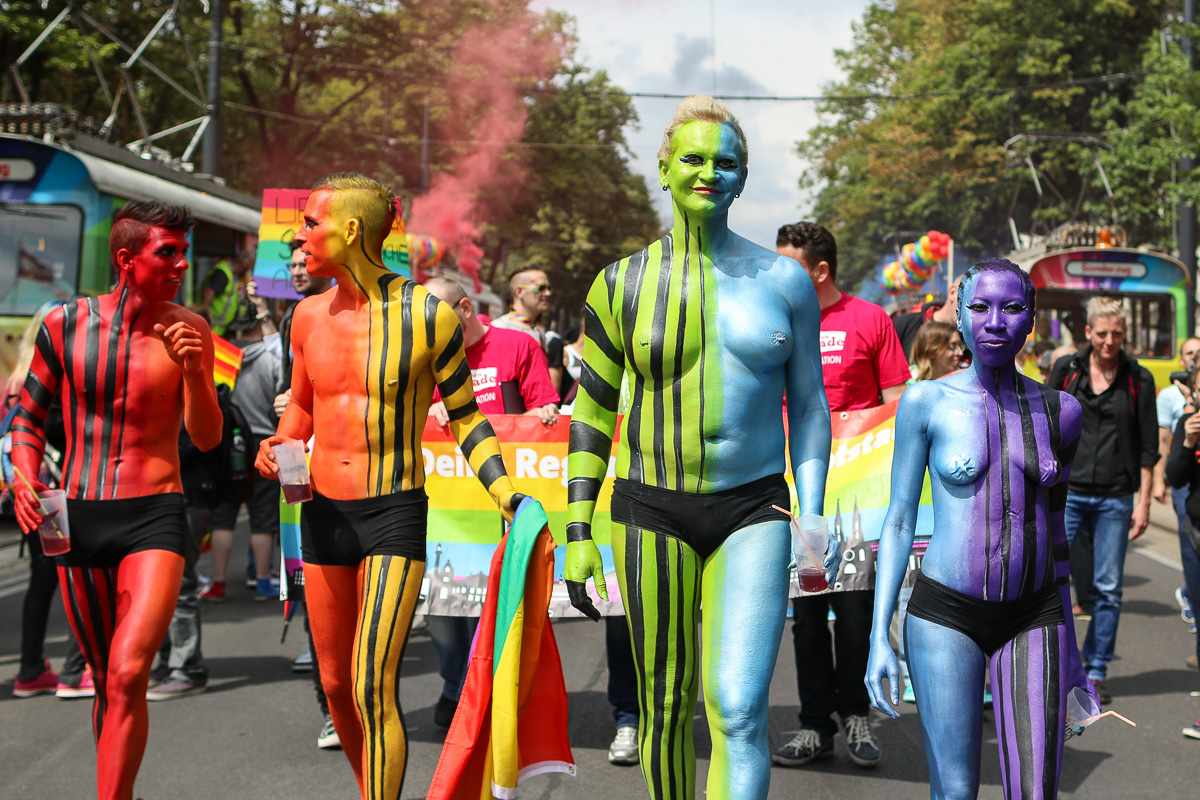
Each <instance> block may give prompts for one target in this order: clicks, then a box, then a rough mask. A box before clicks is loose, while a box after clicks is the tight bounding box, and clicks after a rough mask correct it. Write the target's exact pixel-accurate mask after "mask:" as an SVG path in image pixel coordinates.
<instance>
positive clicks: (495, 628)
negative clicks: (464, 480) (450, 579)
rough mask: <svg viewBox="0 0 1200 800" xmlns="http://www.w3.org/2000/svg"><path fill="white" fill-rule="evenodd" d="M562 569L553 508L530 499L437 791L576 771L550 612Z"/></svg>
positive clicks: (502, 570) (496, 790)
mask: <svg viewBox="0 0 1200 800" xmlns="http://www.w3.org/2000/svg"><path fill="white" fill-rule="evenodd" d="M553 574H554V540H553V539H552V538H551V537H550V529H549V527H548V526H547V525H546V512H545V511H544V510H543V509H542V506H541V504H540V503H538V502H537V501H536V500H534V499H533V498H527V499H526V500H524V501H523V502H522V503H521V507H520V508H519V509H518V510H517V515H516V518H515V519H514V520H513V524H512V527H511V528H510V529H509V532H508V533H507V534H506V535H505V536H504V538H503V539H501V541H500V545H499V546H498V547H497V548H496V553H495V555H494V556H493V557H492V565H491V570H490V572H489V574H488V590H487V599H486V600H485V602H484V606H483V616H482V617H481V619H480V623H479V629H478V631H477V633H476V635H475V642H474V646H473V647H472V649H471V661H470V664H469V666H468V668H467V680H466V683H465V684H464V685H463V690H462V696H461V697H460V698H459V702H458V711H457V712H456V713H455V715H454V721H453V722H452V723H451V724H450V732H449V733H448V734H447V735H446V743H445V745H443V747H442V755H441V757H440V758H439V759H438V765H437V770H436V771H435V772H434V773H433V782H432V783H431V784H430V786H429V792H428V793H427V794H426V797H427V798H433V799H434V800H468V798H470V800H479V798H489V797H497V798H510V797H516V796H517V785H518V784H519V783H520V782H521V781H523V780H525V779H526V778H530V777H532V776H534V775H540V774H542V773H543V772H565V773H567V774H568V775H574V774H575V759H574V757H573V756H572V755H571V745H570V743H569V742H568V741H567V687H566V684H565V683H564V681H563V674H562V662H561V661H560V660H559V656H558V645H557V643H556V642H555V641H554V631H553V629H552V628H551V627H550V625H549V615H548V614H547V609H548V608H549V605H550V591H551V583H552V579H553Z"/></svg>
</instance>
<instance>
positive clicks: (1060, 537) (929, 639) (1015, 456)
mask: <svg viewBox="0 0 1200 800" xmlns="http://www.w3.org/2000/svg"><path fill="white" fill-rule="evenodd" d="M1033 322H1034V287H1033V283H1032V281H1030V279H1029V276H1028V275H1027V274H1026V273H1025V272H1024V271H1023V270H1021V269H1020V267H1018V266H1016V265H1015V264H1013V263H1012V262H1011V261H1007V260H1004V259H989V260H987V261H982V262H980V263H978V264H976V265H975V266H973V267H972V268H971V269H970V271H969V272H967V274H966V276H965V277H964V279H963V283H962V287H961V289H960V291H959V295H958V327H959V330H960V331H961V333H962V336H963V339H964V341H965V342H966V344H967V346H968V347H969V348H970V350H971V351H972V352H973V353H974V354H975V357H974V361H973V363H972V364H971V366H970V367H969V368H968V369H966V370H964V371H962V372H958V373H955V374H952V375H949V376H947V377H945V378H942V379H941V380H937V381H925V382H922V383H918V384H916V385H914V386H912V387H910V388H909V390H908V391H907V392H905V393H904V397H903V398H901V400H900V408H899V411H898V412H897V415H896V449H895V459H894V461H893V463H892V496H891V504H890V506H889V508H888V513H887V517H886V519H885V520H884V525H883V533H882V536H881V539H880V545H879V561H878V571H877V577H876V595H875V619H874V625H873V626H872V630H871V657H870V662H869V664H868V667H867V678H866V681H867V687H868V690H869V691H870V694H871V703H872V705H874V706H875V707H876V708H877V709H879V710H880V711H882V712H883V713H885V714H887V715H888V716H891V717H896V716H897V714H896V711H895V710H894V709H893V708H892V706H891V705H889V704H888V699H889V695H887V694H885V693H884V690H883V679H884V678H887V680H888V683H889V685H890V700H891V703H892V704H895V703H897V702H898V701H899V696H898V695H899V686H900V682H899V673H898V668H897V663H896V657H895V655H894V654H893V652H892V648H891V645H890V644H889V642H888V627H889V625H890V623H891V619H892V614H893V612H894V611H895V609H896V596H897V593H898V592H899V589H900V584H901V581H902V580H903V578H904V571H905V568H906V566H907V564H908V554H909V549H910V547H911V546H912V540H913V530H914V525H915V523H916V517H917V503H918V500H919V498H920V494H921V484H922V481H923V479H924V475H925V470H926V467H928V469H929V474H930V483H931V485H932V487H933V514H934V523H933V528H934V533H933V537H932V538H931V540H930V543H929V549H928V550H927V551H926V554H925V559H924V561H923V563H922V566H921V575H920V577H919V578H918V580H917V584H916V586H915V587H914V588H913V594H912V599H911V600H910V601H909V606H908V622H907V625H906V627H905V631H904V636H905V643H906V646H907V650H908V662H909V669H910V671H911V673H912V679H913V687H914V690H915V691H916V696H917V709H918V711H919V713H920V717H921V731H922V734H923V737H924V740H925V753H926V758H927V759H928V762H929V778H930V783H931V787H930V796H931V797H934V798H973V797H975V796H976V795H977V794H978V792H979V759H980V748H981V744H982V716H983V699H982V691H981V690H982V686H983V681H984V668H985V667H986V668H987V669H988V671H989V672H990V674H991V685H992V695H993V697H994V707H993V708H994V714H995V719H996V737H997V740H998V743H999V749H1000V765H1001V774H1002V779H1003V783H1004V789H1005V795H1004V796H1005V797H1007V798H1018V797H1020V798H1050V797H1055V796H1057V794H1058V776H1059V765H1060V762H1061V758H1062V748H1063V741H1064V731H1065V727H1066V699H1067V695H1068V693H1069V692H1070V690H1071V689H1072V688H1074V687H1081V688H1083V689H1084V690H1085V691H1088V692H1089V693H1091V692H1092V691H1093V690H1092V688H1091V684H1090V682H1089V681H1088V680H1087V676H1086V674H1085V672H1084V670H1083V665H1082V663H1081V661H1080V658H1079V652H1078V649H1077V645H1076V642H1075V633H1074V630H1073V628H1072V627H1071V626H1070V623H1069V621H1070V619H1071V615H1070V597H1069V589H1068V586H1067V583H1068V579H1067V576H1068V572H1069V562H1070V559H1069V556H1068V551H1067V538H1066V532H1065V529H1064V526H1063V510H1064V507H1065V503H1066V492H1067V474H1068V472H1069V471H1070V467H1071V459H1072V458H1073V456H1074V452H1075V448H1076V445H1077V443H1078V440H1079V432H1080V425H1081V422H1080V420H1081V417H1080V413H1081V412H1080V407H1079V403H1078V402H1077V401H1076V400H1075V398H1073V397H1071V396H1070V395H1067V394H1064V393H1062V392H1059V391H1056V390H1054V389H1050V388H1048V387H1046V386H1045V385H1043V384H1040V383H1037V382H1036V381H1034V380H1032V379H1030V378H1026V377H1024V376H1023V375H1021V374H1020V373H1018V372H1017V370H1016V369H1015V367H1014V362H1013V359H1014V357H1015V356H1016V353H1017V352H1018V351H1019V350H1020V349H1021V347H1022V346H1024V344H1025V339H1026V337H1027V336H1028V335H1029V333H1030V331H1031V330H1032V329H1033Z"/></svg>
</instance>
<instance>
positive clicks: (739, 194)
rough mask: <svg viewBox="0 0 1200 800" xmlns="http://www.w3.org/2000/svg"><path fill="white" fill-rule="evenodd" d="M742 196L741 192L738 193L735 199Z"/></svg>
mask: <svg viewBox="0 0 1200 800" xmlns="http://www.w3.org/2000/svg"><path fill="white" fill-rule="evenodd" d="M741 196H742V193H741V192H738V193H737V194H735V195H734V197H741Z"/></svg>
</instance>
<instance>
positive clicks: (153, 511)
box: [12, 202, 221, 800]
mask: <svg viewBox="0 0 1200 800" xmlns="http://www.w3.org/2000/svg"><path fill="white" fill-rule="evenodd" d="M192 224H193V221H192V219H191V216H190V213H189V212H188V211H187V209H184V208H180V207H178V206H170V205H167V204H165V203H153V202H132V203H129V204H128V205H126V206H125V207H124V208H122V209H121V210H120V211H118V212H117V214H116V216H115V217H114V219H113V227H112V233H111V235H110V238H109V252H110V254H111V256H112V261H113V264H114V265H115V267H116V270H117V286H116V288H115V289H114V290H113V291H112V293H110V294H106V295H102V296H100V297H92V298H85V299H82V300H77V301H75V302H74V303H69V304H67V305H66V306H63V307H62V308H60V309H56V310H55V311H53V312H51V313H50V314H49V315H48V316H47V317H46V321H45V324H44V325H43V326H42V329H41V331H40V332H39V333H38V337H37V352H36V354H35V355H34V359H33V364H32V366H31V367H30V370H29V375H28V376H27V378H26V381H25V387H24V389H23V390H22V392H21V408H20V410H19V411H18V412H17V418H16V420H15V422H14V424H13V429H12V430H13V449H12V460H13V463H14V464H15V465H16V466H17V467H18V468H19V469H20V470H21V471H22V472H23V473H24V474H25V475H27V476H30V477H31V478H32V477H35V476H36V475H37V474H38V467H39V465H40V464H41V459H42V450H43V448H44V446H45V436H44V433H43V423H44V421H45V418H46V412H47V410H48V408H49V407H50V404H51V402H52V400H53V398H54V397H55V396H57V397H58V398H59V399H60V400H61V401H62V406H63V419H64V422H65V425H66V434H67V449H66V453H65V454H64V461H63V481H62V483H63V488H64V489H65V490H66V492H67V497H68V498H69V499H68V503H67V511H68V521H69V526H70V535H71V540H72V542H71V550H70V551H69V552H68V553H66V554H65V555H63V556H59V557H58V565H59V566H58V570H59V581H60V584H61V586H62V590H63V605H64V606H65V607H66V610H67V618H68V620H69V621H70V623H71V628H72V630H73V631H74V632H75V636H76V638H77V639H78V640H79V644H80V647H81V648H82V649H83V653H84V655H85V656H86V658H87V660H88V663H89V664H90V665H91V667H92V671H93V674H94V676H95V682H96V700H95V706H94V708H93V714H92V725H93V730H94V732H95V736H96V750H97V753H96V765H97V766H96V784H97V794H98V796H99V797H100V798H101V800H129V799H130V798H131V797H132V796H133V782H134V779H135V778H136V776H137V771H138V767H139V766H140V765H141V761H142V755H143V753H144V752H145V749H146V736H147V731H148V727H149V725H148V717H147V711H146V687H147V684H148V682H149V676H150V665H151V661H152V659H153V657H154V653H155V652H156V651H157V649H158V646H159V644H161V642H162V640H163V635H164V634H165V633H166V630H167V625H168V623H169V622H170V621H171V614H172V612H173V611H174V610H175V601H176V598H177V595H178V593H179V582H180V577H181V575H182V572H183V556H182V552H183V537H184V536H185V535H186V531H187V519H186V516H185V514H184V508H183V487H182V485H181V483H180V479H179V454H178V438H179V425H180V423H181V422H182V423H183V424H184V425H185V426H186V427H187V431H188V434H189V435H190V436H191V437H192V440H193V441H194V442H195V443H196V446H197V447H199V448H200V449H201V450H210V449H212V448H213V447H215V446H216V445H217V444H218V443H219V442H220V440H221V411H220V409H219V408H218V406H217V394H216V387H215V385H214V383H213V377H212V374H213V373H212V369H213V345H212V336H211V334H210V333H209V330H208V326H207V325H206V324H205V323H204V320H203V319H201V318H200V317H199V316H197V315H196V314H194V313H192V312H190V311H188V310H186V309H184V308H182V307H180V306H178V305H176V304H175V303H173V302H171V300H172V298H174V297H175V295H176V294H177V293H178V291H179V286H180V283H181V281H182V279H183V274H184V272H185V271H186V270H187V268H188V263H187V258H186V256H187V249H188V243H187V232H188V230H189V229H190V228H191V226H192ZM35 488H36V489H37V490H38V491H41V490H42V489H44V488H45V487H42V486H40V485H38V484H35ZM16 514H17V521H18V522H19V523H20V525H21V528H22V529H23V530H24V531H25V532H26V533H29V532H31V531H33V530H34V529H35V528H36V527H37V526H38V524H39V523H40V522H41V512H40V505H39V502H38V500H37V498H36V497H34V496H33V494H32V493H31V492H30V491H29V490H28V489H27V488H26V487H25V486H23V485H21V486H18V487H17V488H16Z"/></svg>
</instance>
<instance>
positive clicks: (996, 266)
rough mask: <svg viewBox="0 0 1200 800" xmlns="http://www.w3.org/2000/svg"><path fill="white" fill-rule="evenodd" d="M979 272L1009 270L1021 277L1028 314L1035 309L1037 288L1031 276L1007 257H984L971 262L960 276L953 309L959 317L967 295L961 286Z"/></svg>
mask: <svg viewBox="0 0 1200 800" xmlns="http://www.w3.org/2000/svg"><path fill="white" fill-rule="evenodd" d="M981 272H1011V273H1014V274H1016V275H1018V276H1019V277H1020V278H1021V288H1022V289H1023V290H1024V291H1025V304H1026V305H1028V306H1029V313H1030V315H1032V314H1033V313H1034V312H1035V311H1037V288H1036V287H1035V286H1034V285H1033V278H1031V277H1029V273H1028V272H1026V271H1025V270H1023V269H1021V268H1020V267H1018V266H1017V265H1016V264H1014V263H1013V262H1011V261H1009V260H1008V259H1007V258H985V259H984V260H983V261H977V262H976V263H975V264H972V265H971V268H970V269H969V270H967V272H966V274H965V275H963V276H962V283H961V284H959V287H958V306H957V308H956V309H955V310H956V311H957V313H958V318H959V319H962V310H963V305H964V304H965V303H966V296H967V295H966V292H964V291H963V287H965V286H966V285H967V281H969V280H973V279H974V278H977V277H978V276H979V273H981Z"/></svg>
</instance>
